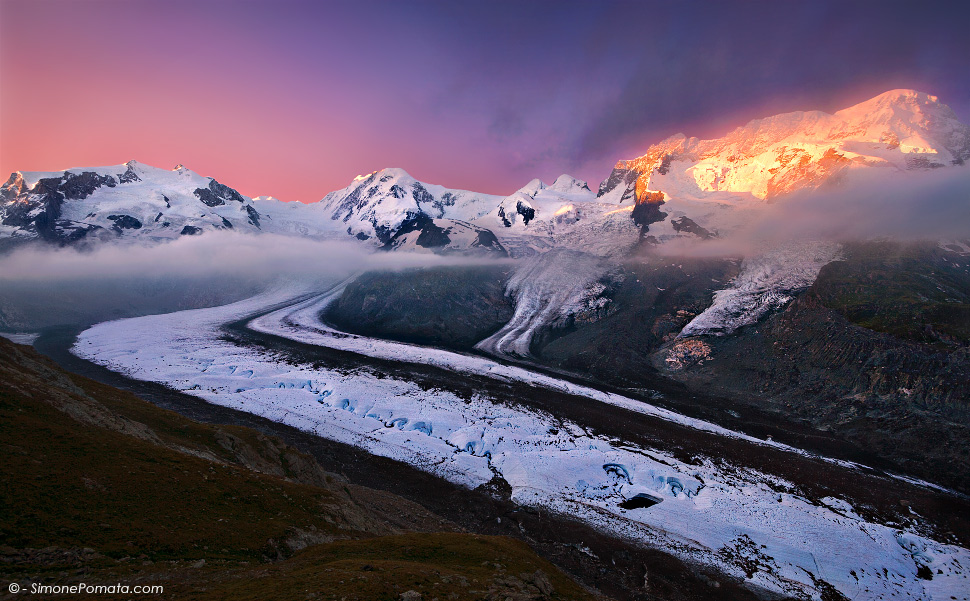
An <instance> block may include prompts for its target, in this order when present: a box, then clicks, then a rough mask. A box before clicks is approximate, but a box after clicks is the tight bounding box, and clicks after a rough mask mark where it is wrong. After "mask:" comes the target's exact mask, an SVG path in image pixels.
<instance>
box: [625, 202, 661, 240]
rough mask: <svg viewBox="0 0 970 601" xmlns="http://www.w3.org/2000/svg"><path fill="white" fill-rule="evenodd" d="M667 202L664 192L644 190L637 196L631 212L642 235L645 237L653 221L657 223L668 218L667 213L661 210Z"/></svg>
mask: <svg viewBox="0 0 970 601" xmlns="http://www.w3.org/2000/svg"><path fill="white" fill-rule="evenodd" d="M664 202H666V200H665V198H664V193H663V192H644V193H643V194H642V195H638V196H637V201H636V204H635V205H634V207H633V211H632V212H631V217H632V218H633V223H635V224H636V225H638V226H639V227H640V237H641V238H642V237H644V236H645V235H646V233H647V231H649V229H650V224H651V223H657V222H658V221H663V220H664V219H666V218H667V213H664V212H663V211H661V210H660V206H661V205H663V204H664Z"/></svg>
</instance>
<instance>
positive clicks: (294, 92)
mask: <svg viewBox="0 0 970 601" xmlns="http://www.w3.org/2000/svg"><path fill="white" fill-rule="evenodd" d="M968 23H970V2H965V1H959V2H958V1H951V2H932V1H921V2H913V1H908V2H892V1H888V0H886V1H872V2H865V1H849V0H841V1H838V2H819V1H805V2H794V1H792V2H788V1H783V0H779V1H772V2H753V1H745V2H741V1H738V2H729V1H725V0H722V1H716V2H675V1H667V2H612V3H611V2H605V1H599V2H593V1H590V2H531V3H530V2H509V3H505V2H471V1H460V0H453V1H449V2H415V1H400V2H386V3H367V2H353V3H339V2H298V1H286V0H272V1H265V2H262V1H250V2H247V1H244V0H233V1H225V2H215V1H206V0H193V1H185V2H183V1H164V2H162V1H158V2H152V1H149V0H142V1H136V2H115V1H108V0H105V1H85V0H72V1H69V2H68V1H63V2H62V1H51V0H29V1H20V0H0V169H2V170H3V171H4V172H6V173H9V172H11V171H14V170H54V169H64V168H67V167H75V166H84V165H102V164H116V163H121V162H124V161H126V160H128V159H131V158H136V159H138V160H140V161H142V162H145V163H149V164H154V165H156V166H160V167H171V166H174V164H176V163H184V164H185V165H186V166H188V167H190V168H191V169H193V170H195V171H198V172H199V173H202V174H204V175H210V176H213V177H216V178H217V179H219V180H220V181H223V182H224V183H226V184H228V185H230V186H233V187H236V188H237V189H239V190H240V191H241V192H243V193H244V194H248V195H257V194H272V195H274V196H277V197H279V198H281V199H283V200H302V201H314V200H318V199H319V198H321V197H323V196H324V195H325V194H326V193H327V192H329V191H331V190H334V189H337V188H342V187H344V186H346V185H347V184H348V183H349V182H350V180H351V179H352V178H353V177H354V176H355V175H357V174H359V173H366V172H370V171H373V170H376V169H380V168H382V167H391V166H394V167H403V168H404V169H406V170H407V171H409V172H410V173H411V174H412V175H414V176H415V177H417V178H418V179H421V180H424V181H427V182H431V183H440V184H444V185H447V186H451V187H458V188H467V189H473V190H479V191H483V192H492V193H502V194H507V193H510V192H512V191H514V190H515V189H517V188H518V187H520V186H522V185H523V184H525V183H526V182H527V181H528V180H529V179H531V178H533V177H540V178H542V179H543V180H545V181H547V182H548V181H551V180H553V179H555V177H556V176H557V175H559V174H560V173H563V172H568V173H570V174H572V175H575V176H577V177H582V178H584V179H587V180H589V181H590V184H591V185H592V186H595V185H596V184H598V182H599V181H600V180H602V179H603V178H604V177H605V176H606V175H608V174H609V171H610V168H611V167H612V165H613V163H614V162H615V161H616V160H617V159H620V158H631V157H633V156H636V155H638V154H641V153H642V152H643V151H644V150H645V149H646V147H647V146H649V145H650V144H651V143H653V142H656V141H658V140H660V139H662V138H664V137H666V136H668V135H671V134H674V133H677V132H683V133H686V134H687V135H695V136H700V137H712V136H718V135H721V134H723V133H725V132H726V131H728V130H730V129H732V128H733V127H735V126H737V125H741V124H743V123H744V122H746V121H747V120H749V119H752V118H757V117H763V116H767V115H770V114H773V113H777V112H783V111H791V110H807V109H821V110H826V111H834V110H837V109H839V108H843V107H845V106H848V105H851V104H854V103H856V102H860V101H862V100H865V99H867V98H869V97H871V96H874V95H876V94H878V93H880V92H883V91H885V90H887V89H891V88H898V87H909V88H916V89H919V90H922V91H925V92H929V93H931V94H936V95H938V96H939V97H940V99H941V100H942V101H943V102H945V103H947V104H949V105H950V106H951V107H952V108H953V109H954V110H955V111H956V113H957V115H958V116H959V117H960V118H961V119H962V120H964V121H965V122H966V121H970V77H968V75H970V32H968Z"/></svg>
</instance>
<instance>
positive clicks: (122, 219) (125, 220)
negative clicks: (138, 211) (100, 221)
mask: <svg viewBox="0 0 970 601" xmlns="http://www.w3.org/2000/svg"><path fill="white" fill-rule="evenodd" d="M108 219H110V220H111V221H114V222H115V225H114V227H115V229H117V230H140V229H141V221H138V220H137V219H135V218H134V217H132V216H131V215H108Z"/></svg>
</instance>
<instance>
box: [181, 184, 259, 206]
mask: <svg viewBox="0 0 970 601" xmlns="http://www.w3.org/2000/svg"><path fill="white" fill-rule="evenodd" d="M193 193H194V194H195V195H196V196H197V197H198V198H199V200H201V201H202V202H203V203H205V205H206V206H209V207H218V206H220V205H224V204H226V203H228V202H238V203H242V202H245V200H246V199H244V198H243V197H242V194H240V193H239V192H236V191H235V190H233V189H232V188H230V187H229V186H226V185H224V184H220V183H219V182H217V181H216V180H212V181H210V182H209V187H208V188H196V189H195V190H194V192H193Z"/></svg>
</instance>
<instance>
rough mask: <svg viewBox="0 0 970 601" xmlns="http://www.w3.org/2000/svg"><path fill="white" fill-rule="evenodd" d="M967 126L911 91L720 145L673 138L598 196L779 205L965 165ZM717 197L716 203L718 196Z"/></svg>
mask: <svg viewBox="0 0 970 601" xmlns="http://www.w3.org/2000/svg"><path fill="white" fill-rule="evenodd" d="M968 158H970V127H968V126H967V125H964V124H963V123H961V122H960V121H959V120H958V119H957V117H956V115H955V114H954V113H953V111H952V110H951V109H950V107H948V106H947V105H945V104H942V103H940V102H939V100H938V99H937V97H936V96H930V95H928V94H924V93H922V92H917V91H915V90H890V91H888V92H885V93H883V94H880V95H879V96H876V97H875V98H872V99H870V100H867V101H865V102H862V103H860V104H857V105H855V106H852V107H849V108H847V109H843V110H841V111H838V112H836V113H835V114H832V115H830V114H828V113H824V112H821V111H808V112H801V111H799V112H794V113H784V114H781V115H775V116H773V117H768V118H765V119H757V120H754V121H751V122H750V123H748V124H747V125H744V126H742V127H739V128H737V129H735V130H734V131H732V132H731V133H729V134H727V135H726V136H724V137H722V138H717V139H714V140H699V139H697V138H688V137H686V136H685V135H684V134H677V135H674V136H671V137H669V138H667V139H666V140H663V141H662V142H660V143H659V144H655V145H653V146H651V147H650V148H648V149H647V152H646V153H645V154H644V155H642V156H640V157H638V158H635V159H632V160H622V161H619V162H618V163H617V164H616V166H615V167H614V170H613V173H612V174H611V175H610V177H609V178H608V179H607V180H606V181H604V182H603V184H602V185H601V186H600V189H599V197H600V199H601V200H605V201H611V202H617V203H625V202H627V201H632V200H636V199H642V198H644V197H645V196H646V195H647V194H648V193H649V192H650V191H662V192H664V193H665V194H666V195H667V196H668V197H676V198H684V199H712V198H719V199H724V198H727V196H728V195H726V194H724V193H728V194H729V195H733V196H735V197H736V201H738V200H741V201H743V200H751V199H761V200H765V199H774V198H777V197H779V196H782V195H784V194H786V193H789V192H793V191H795V190H800V189H804V188H818V187H819V186H821V185H823V184H824V183H826V182H830V181H832V180H833V179H834V178H837V177H839V176H841V175H843V174H845V173H846V172H847V171H849V170H853V169H862V168H867V167H880V168H889V169H893V170H906V169H931V168H938V167H944V166H950V165H963V164H964V162H965V161H966V160H967V159H968ZM719 193H720V194H719Z"/></svg>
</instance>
